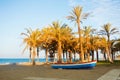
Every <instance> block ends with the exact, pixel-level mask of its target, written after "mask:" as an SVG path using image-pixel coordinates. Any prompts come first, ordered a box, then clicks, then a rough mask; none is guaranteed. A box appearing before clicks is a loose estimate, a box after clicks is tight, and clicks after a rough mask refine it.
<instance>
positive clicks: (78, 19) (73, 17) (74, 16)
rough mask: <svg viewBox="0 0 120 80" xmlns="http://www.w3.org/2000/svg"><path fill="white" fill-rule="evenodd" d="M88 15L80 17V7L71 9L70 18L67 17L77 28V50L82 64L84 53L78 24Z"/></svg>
mask: <svg viewBox="0 0 120 80" xmlns="http://www.w3.org/2000/svg"><path fill="white" fill-rule="evenodd" d="M88 15H89V13H87V14H83V15H82V7H81V6H76V7H73V10H72V12H71V14H70V16H67V19H68V20H71V21H75V22H76V23H77V26H78V34H79V49H80V53H79V54H80V59H81V61H82V62H83V61H84V52H83V45H82V44H83V41H82V38H81V37H82V34H81V27H80V22H81V19H86V18H87V16H88Z"/></svg>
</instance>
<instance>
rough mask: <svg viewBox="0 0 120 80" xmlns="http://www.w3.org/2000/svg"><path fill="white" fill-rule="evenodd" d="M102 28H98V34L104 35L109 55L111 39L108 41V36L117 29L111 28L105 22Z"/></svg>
mask: <svg viewBox="0 0 120 80" xmlns="http://www.w3.org/2000/svg"><path fill="white" fill-rule="evenodd" d="M102 28H103V29H102V30H100V32H99V34H100V35H106V37H107V42H108V52H109V55H110V54H111V41H110V37H111V35H113V34H115V33H117V32H118V30H117V29H116V28H112V26H111V24H110V23H107V24H105V25H104V26H103V27H102ZM109 57H110V56H109Z"/></svg>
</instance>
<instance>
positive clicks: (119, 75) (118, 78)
mask: <svg viewBox="0 0 120 80" xmlns="http://www.w3.org/2000/svg"><path fill="white" fill-rule="evenodd" d="M97 80H120V69H113V70H110V71H109V72H107V73H106V74H104V75H103V76H101V77H100V78H98V79H97Z"/></svg>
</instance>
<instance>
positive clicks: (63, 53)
mask: <svg viewBox="0 0 120 80" xmlns="http://www.w3.org/2000/svg"><path fill="white" fill-rule="evenodd" d="M64 52H65V50H63V61H65V53H64Z"/></svg>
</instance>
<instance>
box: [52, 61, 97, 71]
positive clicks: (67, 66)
mask: <svg viewBox="0 0 120 80" xmlns="http://www.w3.org/2000/svg"><path fill="white" fill-rule="evenodd" d="M96 62H97V61H92V62H86V63H79V64H53V65H52V66H51V67H52V68H54V69H89V68H94V67H95V66H96Z"/></svg>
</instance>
